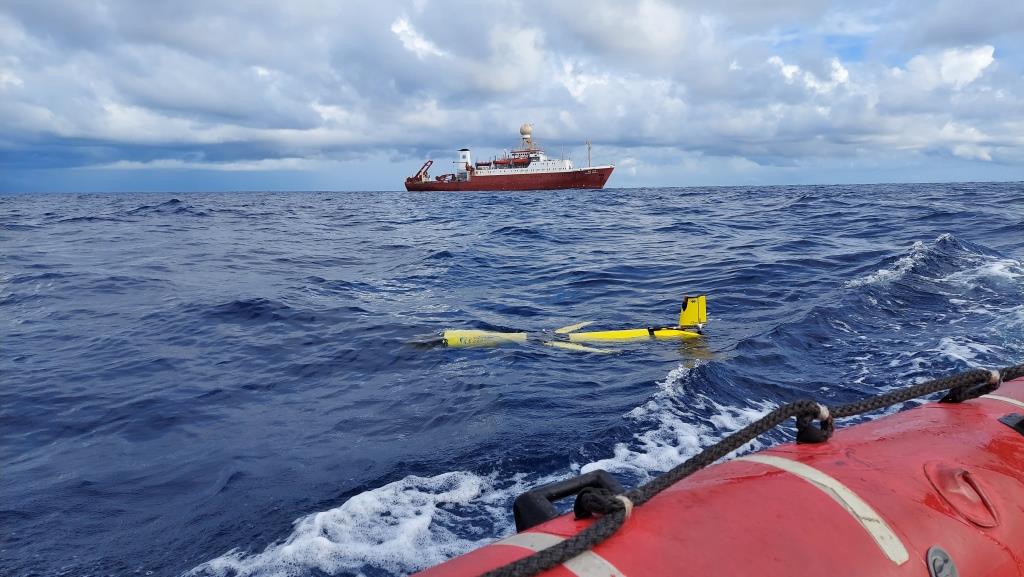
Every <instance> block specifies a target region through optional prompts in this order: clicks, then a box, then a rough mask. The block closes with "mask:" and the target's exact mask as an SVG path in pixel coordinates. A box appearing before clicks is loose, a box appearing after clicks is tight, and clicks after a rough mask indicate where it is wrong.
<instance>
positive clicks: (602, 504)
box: [481, 364, 1024, 577]
mask: <svg viewBox="0 0 1024 577" xmlns="http://www.w3.org/2000/svg"><path fill="white" fill-rule="evenodd" d="M1019 377H1024V364H1020V365H1015V366H1010V367H1005V368H1003V369H1000V370H998V371H989V370H985V369H974V370H971V371H967V372H964V373H960V374H957V375H952V376H949V377H943V378H941V379H935V380H932V381H928V382H925V383H921V384H918V385H910V386H908V387H903V388H900V389H896V390H893V391H889V392H887V393H883V394H881V395H877V396H874V397H870V398H867V399H864V400H861V401H855V402H852V403H846V404H843V405H838V406H835V407H827V406H825V405H820V404H818V403H817V402H815V401H812V400H809V399H804V400H800V401H795V402H792V403H789V404H787V405H783V406H781V407H779V408H777V409H775V410H773V411H772V412H770V413H768V414H767V415H765V416H764V417H761V418H760V419H758V420H757V421H754V422H753V423H751V424H749V425H747V426H746V427H743V428H742V429H740V430H739V431H736V432H735V433H733V434H731V435H729V436H728V437H726V438H724V439H722V440H721V441H719V442H717V443H715V444H714V445H711V446H710V447H707V448H705V449H704V450H703V451H701V452H700V453H697V454H696V455H694V456H692V457H690V458H689V459H687V460H686V461H683V462H682V463H680V464H679V465H676V466H675V467H673V468H672V469H669V470H668V471H666V472H665V473H662V474H661V475H659V476H657V477H655V478H654V479H652V480H651V481H649V482H647V483H646V484H644V485H641V486H639V487H636V488H634V489H631V490H629V491H627V492H626V493H625V495H620V496H616V495H602V494H599V493H595V492H589V493H588V494H587V496H586V499H585V503H580V505H583V509H584V511H592V512H595V513H602V516H601V517H600V518H599V519H598V520H597V521H595V522H594V523H593V524H591V525H590V526H589V527H587V528H586V529H584V530H583V531H580V532H579V533H577V534H576V535H574V536H572V537H570V538H568V539H566V540H565V541H562V542H560V543H558V544H556V545H554V546H552V547H548V548H547V549H543V550H541V551H538V552H536V553H534V554H533V555H530V556H529V557H524V558H522V559H519V560H518V561H513V562H511V563H508V564H506V565H504V566H502V567H498V568H495V569H492V570H490V571H488V572H486V573H484V574H483V575H481V577H532V576H534V575H537V574H539V573H542V572H544V571H546V570H548V569H551V568H552V567H556V566H558V565H560V564H562V563H564V562H566V561H568V560H570V559H572V558H574V557H576V556H578V555H580V554H581V553H584V552H586V551H588V550H590V549H592V548H593V547H594V546H596V545H598V544H600V543H601V542H603V541H605V540H606V539H608V538H609V537H611V536H612V535H614V534H615V532H616V531H618V529H619V527H621V526H622V524H623V523H624V522H625V520H626V519H627V517H628V512H630V511H631V510H632V507H633V506H640V505H643V504H644V503H646V502H647V501H650V500H651V499H652V498H653V497H654V496H655V495H657V494H658V493H661V492H662V491H664V490H665V489H667V488H669V487H671V486H672V485H674V484H675V483H677V482H679V481H681V480H682V479H685V478H686V477H689V476H690V475H692V474H693V473H695V472H697V471H699V470H701V469H703V468H704V467H707V466H708V465H710V464H712V463H714V462H715V461H718V460H719V459H721V458H722V457H725V456H726V455H728V454H729V453H731V452H733V451H735V450H736V449H739V448H740V447H742V446H743V445H746V444H747V443H749V442H750V441H752V440H754V439H756V438H757V437H759V436H761V435H763V434H764V433H766V432H768V431H770V430H771V429H774V428H775V427H777V426H778V425H780V424H782V423H783V422H785V421H786V420H787V419H789V418H791V417H798V418H799V417H804V418H808V417H809V418H810V419H819V420H829V421H831V419H832V418H842V417H852V416H854V415H860V414H863V413H867V412H870V411H875V410H878V409H883V408H885V407H890V406H892V405H895V404H898V403H903V402H906V401H909V400H911V399H915V398H917V397H922V396H926V395H930V394H934V393H938V392H940V391H950V394H949V395H947V396H946V397H944V398H943V401H945V402H961V401H964V400H967V399H971V398H975V397H979V396H981V395H984V394H987V393H990V392H992V391H994V390H995V389H997V388H999V385H1000V383H1002V382H1003V381H1010V380H1013V379H1016V378H1019ZM829 433H830V430H829ZM826 438H827V435H826ZM623 497H625V498H623ZM628 503H632V505H629V504H628ZM577 509H579V507H577ZM579 516H587V514H586V513H585V514H584V515H579Z"/></svg>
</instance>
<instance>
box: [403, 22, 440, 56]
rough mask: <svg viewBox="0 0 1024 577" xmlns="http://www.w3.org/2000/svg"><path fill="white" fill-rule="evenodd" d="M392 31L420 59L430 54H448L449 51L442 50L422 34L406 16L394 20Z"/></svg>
mask: <svg viewBox="0 0 1024 577" xmlns="http://www.w3.org/2000/svg"><path fill="white" fill-rule="evenodd" d="M391 31H392V32H393V33H394V34H395V36H398V39H399V40H401V41H402V46H404V47H405V49H406V50H408V51H410V52H412V53H413V54H415V55H416V57H417V58H419V59H420V60H423V59H425V58H427V57H428V56H448V53H447V52H445V51H444V50H441V49H440V48H438V47H437V46H435V45H434V43H433V42H431V41H429V40H427V39H426V38H424V37H423V36H420V34H419V32H416V31H415V30H413V27H412V25H411V24H409V21H408V20H406V19H405V18H399V19H397V20H395V21H394V22H392V23H391Z"/></svg>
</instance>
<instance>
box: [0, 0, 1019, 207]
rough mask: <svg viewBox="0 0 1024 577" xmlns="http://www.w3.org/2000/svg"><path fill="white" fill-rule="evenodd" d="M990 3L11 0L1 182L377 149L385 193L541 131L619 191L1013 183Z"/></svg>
mask: <svg viewBox="0 0 1024 577" xmlns="http://www.w3.org/2000/svg"><path fill="white" fill-rule="evenodd" d="M986 6H987V7H986V8H985V9H984V10H969V11H964V10H963V9H962V6H961V5H960V4H958V3H953V2H941V3H940V4H939V5H937V6H936V7H935V8H934V9H932V10H925V9H924V8H923V5H917V4H916V3H914V2H910V3H897V4H893V3H889V2H880V1H879V2H868V3H849V4H846V3H843V2H840V3H838V4H835V5H828V6H826V5H823V4H822V3H819V2H815V1H811V0H807V1H800V2H788V3H763V2H757V1H754V0H720V1H717V2H713V3H712V2H701V1H697V0H686V1H682V2H669V1H667V0H641V1H640V2H637V3H622V2H615V1H613V0H596V1H593V2H584V1H582V0H578V1H566V2H557V3H531V2H523V1H521V0H502V1H501V2H498V3H495V4H490V5H487V6H486V7H485V6H481V5H479V4H477V3H473V2H469V1H468V0H466V1H461V0H452V1H450V2H426V1H424V0H414V1H408V2H406V1H398V0H373V1H370V0H355V1H353V2H346V3H335V2H326V1H323V0H305V1H297V2H288V3H280V2H271V1H270V0H256V1H254V2H252V3H246V4H244V5H220V4H216V3H214V4H211V3H206V2H200V1H199V0H183V1H182V2H180V3H175V4H174V5H165V4H152V3H136V2H129V1H127V0H111V1H109V2H105V3H101V4H96V3H81V2H74V1H71V0H68V1H66V2H59V1H56V0H55V1H54V2H49V3H46V5H45V6H44V5H42V4H40V3H36V2H29V1H27V0H24V1H23V0H12V2H8V3H5V4H4V6H3V7H0V123H2V124H3V126H4V131H3V134H0V150H2V151H3V154H2V155H0V156H2V158H0V166H2V167H3V172H4V173H5V174H11V173H12V171H31V170H34V169H37V168H39V167H40V166H45V167H46V168H53V169H62V168H64V169H73V168H80V167H81V168H85V167H92V168H94V169H96V170H107V171H118V170H119V171H124V172H125V173H126V174H138V173H139V172H140V171H146V170H158V169H159V170H176V171H187V170H215V171H220V172H245V171H253V172H266V171H291V172H301V171H317V170H322V169H323V167H324V166H326V165H327V164H330V163H332V162H345V161H346V160H347V159H351V158H353V157H356V156H367V155H370V156H373V157H374V158H384V157H386V158H390V159H392V160H393V161H394V163H395V166H396V168H395V170H396V171H397V172H398V175H397V176H396V175H393V174H388V173H387V171H384V172H383V173H382V174H381V176H380V178H381V180H380V182H379V185H380V186H381V187H382V188H387V187H389V186H391V187H394V186H395V184H394V183H399V182H400V180H401V178H400V177H401V176H402V175H403V174H404V173H403V172H401V171H403V170H404V171H409V170H414V169H415V168H416V166H418V163H419V162H420V161H421V159H422V158H423V157H425V156H428V155H430V156H434V157H435V158H436V157H437V156H441V157H442V158H443V157H444V156H445V155H448V154H450V152H449V151H450V150H451V149H454V148H458V147H461V146H464V145H471V146H474V147H477V148H480V149H483V150H482V151H481V152H482V153H483V154H487V151H488V150H491V151H495V150H500V149H501V148H503V147H507V146H508V145H509V144H511V143H514V141H515V137H516V132H515V130H516V128H517V127H518V126H519V124H521V123H522V122H524V121H531V122H533V123H534V124H535V125H536V133H537V136H538V137H539V138H540V139H541V140H542V141H543V142H546V143H547V144H549V145H551V146H556V147H563V146H566V145H569V146H573V145H578V144H579V143H581V142H582V141H583V140H584V139H586V138H590V139H591V140H593V141H594V142H595V144H596V148H595V159H597V158H599V157H598V156H596V155H597V152H598V151H599V152H600V153H601V154H604V155H606V157H605V158H601V160H618V161H619V162H620V167H622V169H623V170H621V171H620V172H618V173H617V179H621V180H619V183H620V184H630V183H660V184H672V183H679V184H682V183H689V182H694V180H687V179H692V178H698V177H699V178H711V177H713V176H714V175H718V176H721V177H722V178H728V177H729V176H730V175H731V176H734V177H736V178H748V177H749V178H755V179H756V178H780V175H782V176H781V178H790V177H794V178H796V177H799V176H800V175H801V174H808V175H809V174H819V175H827V174H830V172H829V171H830V169H831V167H834V166H836V165H837V163H842V165H843V166H850V167H854V168H853V169H851V170H854V169H856V168H857V167H861V168H862V169H863V170H864V171H865V174H866V175H870V174H872V171H877V170H878V169H879V167H880V166H889V165H906V166H910V165H914V166H919V165H920V163H922V162H923V163H925V164H927V163H929V162H931V163H934V165H935V166H940V165H942V164H943V163H947V162H948V161H949V160H950V159H955V160H956V161H957V162H963V163H968V164H970V163H974V164H975V165H977V166H979V167H992V166H996V165H1000V166H1005V167H1009V168H1007V171H1005V172H1004V174H1011V175H1012V174H1017V173H1015V172H1013V171H1014V170H1017V171H1018V172H1019V167H1020V166H1022V165H1024V136H1022V134H1024V130H1022V127H1024V112H1022V111H1024V62H1022V61H1021V59H1020V56H1019V55H1020V54H1024V39H1022V38H1021V37H1020V35H1019V34H1013V30H1014V25H1013V23H1014V22H1020V21H1022V20H1021V19H1022V18H1024V11H1022V10H1021V9H1020V8H1019V7H1018V6H1017V5H1016V3H998V2H994V3H991V4H987V5H986ZM919 22H920V23H922V24H921V25H920V26H919V25H918V23H919ZM957 22H958V23H959V25H957V26H953V25H952V24H951V23H957ZM1016 29H1017V30H1019V27H1018V28H1016ZM41 159H42V160H41ZM41 163H42V164H41ZM406 164H407V165H408V166H406ZM414 165H415V166H414ZM97 167H98V168H97ZM1014 167H1017V168H1014ZM982 170H983V169H982V168H979V169H978V173H979V174H986V173H985V172H982ZM986 170H987V168H986ZM1022 178H1024V175H1022ZM659 179H660V180H659ZM674 179H675V180H674ZM864 179H865V180H871V179H872V178H871V177H870V176H865V178H864ZM342 185H343V184H342ZM2 187H3V182H0V188H2Z"/></svg>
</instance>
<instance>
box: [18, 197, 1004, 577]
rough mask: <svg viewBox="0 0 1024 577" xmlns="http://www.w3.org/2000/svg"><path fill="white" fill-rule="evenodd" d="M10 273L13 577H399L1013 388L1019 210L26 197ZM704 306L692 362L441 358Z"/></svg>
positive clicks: (990, 202)
mask: <svg viewBox="0 0 1024 577" xmlns="http://www.w3.org/2000/svg"><path fill="white" fill-rule="evenodd" d="M0 247H2V251H0V253H2V254H0V258H2V261H0V262H2V266H0V322H2V327H3V328H2V334H0V339H2V340H0V379H2V382H0V430H2V435H3V436H2V439H3V440H2V443H0V497H2V499H0V508H2V510H0V525H2V529H3V534H4V539H3V543H2V545H0V574H3V575H11V576H29V575H39V576H44V575H45V576H54V575H66V576H106V575H111V576H113V575H117V576H121V575H169V576H180V575H188V576H203V577H206V576H271V575H274V576H278V575H281V576H283V575H296V576H299V575H301V576H322V575H366V576H368V577H379V576H391V575H402V574H406V573H408V572H411V571H415V570H416V569H420V568H423V567H425V566H429V565H431V564H434V563H437V562H440V561H443V560H444V559H447V558H448V557H450V556H453V555H457V554H459V553H462V552H465V551H467V550H469V549H472V548H474V547H477V546H479V545H482V544H484V543H487V542H489V541H491V540H493V539H495V538H497V537H499V536H502V535H506V534H508V533H511V532H512V531H514V527H513V523H512V517H511V503H512V500H513V499H514V498H515V496H516V495H518V494H519V493H520V492H522V491H524V490H526V489H528V488H530V487H533V486H535V485H538V484H542V483H546V482H550V481H553V480H557V479H562V478H566V477H568V476H571V475H574V474H578V473H579V472H581V471H589V470H592V469H594V468H604V469H606V470H608V471H610V472H612V473H614V474H615V475H616V476H617V477H618V478H619V479H620V480H621V481H622V482H623V484H625V485H626V486H631V485H635V484H637V483H640V482H643V481H644V480H647V479H648V478H650V477H651V476H652V475H655V474H657V473H658V472H660V471H663V470H665V469H667V468H669V467H671V466H672V465H674V464H676V463H678V462H680V461H681V460H682V459H684V458H686V457H688V456H690V455H692V454H694V453H696V452H697V451H698V450H699V449H700V447H701V446H704V445H707V444H709V443H711V442H713V441H715V440H717V439H719V438H721V437H723V436H724V435H726V434H728V433H729V432H730V431H733V430H735V429H737V428H739V427H741V426H743V425H744V424H746V423H748V422H750V421H751V420H753V419H756V418H757V417H758V416H760V415H762V414H764V413H765V412H767V411H769V410H771V409H772V408H773V407H776V406H778V405H780V404H782V403H785V402H787V401H791V400H795V399H798V398H804V397H813V398H816V399H820V400H822V401H824V402H828V403H839V402H846V401H850V400H853V399H857V398H860V397H862V396H866V395H871V394H875V393H878V392H879V391H884V390H886V389H889V388H892V387H897V386H902V385H906V384H911V383H916V382H920V381H924V380H926V379H928V378H931V377H936V376H942V375H945V374H948V373H952V372H956V371H961V370H964V369H967V368H969V367H975V366H983V367H996V366H1005V365H1010V364H1016V363H1020V362H1024V183H1002V184H991V183H974V184H913V185H907V184H898V185H858V186H778V187H735V188H652V189H632V190H618V189H611V190H604V191H557V192H526V193H461V194H452V193H439V194H428V193H420V194H410V193H396V192H294V193H251V192H244V193H243V192H238V193H202V194H198V193H159V194H157V193H137V194H31V195H28V194H27V195H8V196H0ZM694 294H706V295H707V302H708V317H709V319H708V324H707V326H706V327H705V331H704V332H705V334H704V337H703V338H701V339H700V340H697V341H686V342H673V341H657V342H639V343H629V344H621V345H615V347H614V348H615V349H617V352H615V353H613V354H604V355H602V354H594V353H586V352H576V351H568V350H561V349H555V348H551V347H545V346H543V345H542V344H538V343H527V344H525V345H510V346H504V347H500V348H481V349H455V348H444V347H437V346H430V343H431V341H436V339H437V338H438V336H439V334H440V331H441V330H443V329H444V328H455V327H458V328H483V329H492V330H526V331H544V330H550V329H554V328H557V327H560V326H564V325H569V324H572V323H576V322H580V321H596V322H597V324H596V325H595V327H596V326H608V327H635V326H648V325H663V324H672V323H673V322H674V321H675V320H676V319H677V317H678V314H679V307H680V303H681V301H682V298H683V297H684V296H685V295H694ZM790 439H792V431H791V430H777V431H775V432H773V433H771V434H769V435H768V436H766V437H765V438H763V439H762V440H761V441H759V442H758V443H755V444H754V445H753V446H751V447H750V448H757V447H760V446H766V445H770V444H774V443H779V442H784V441H787V440H790Z"/></svg>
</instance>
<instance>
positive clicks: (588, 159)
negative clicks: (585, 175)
mask: <svg viewBox="0 0 1024 577" xmlns="http://www.w3.org/2000/svg"><path fill="white" fill-rule="evenodd" d="M591 166H592V165H591V164H590V139H589V138H588V139H587V168H590V167H591Z"/></svg>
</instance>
